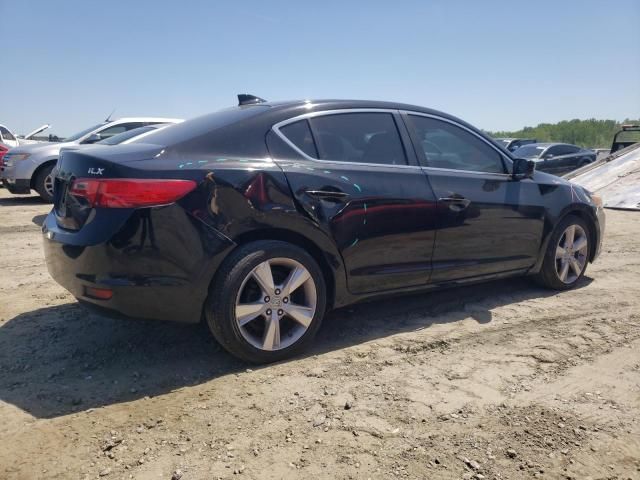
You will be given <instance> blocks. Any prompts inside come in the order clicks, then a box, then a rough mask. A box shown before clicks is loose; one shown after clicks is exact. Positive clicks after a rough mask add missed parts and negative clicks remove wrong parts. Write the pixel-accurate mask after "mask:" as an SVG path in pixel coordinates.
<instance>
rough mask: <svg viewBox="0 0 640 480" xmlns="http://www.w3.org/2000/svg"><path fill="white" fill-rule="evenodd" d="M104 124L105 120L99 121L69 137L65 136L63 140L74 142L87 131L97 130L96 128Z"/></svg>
mask: <svg viewBox="0 0 640 480" xmlns="http://www.w3.org/2000/svg"><path fill="white" fill-rule="evenodd" d="M103 125H106V123H105V122H102V123H99V124H98V125H94V126H93V127H89V128H85V129H84V130H82V131H80V132H78V133H76V134H74V135H71V136H70V137H67V138H65V139H64V141H65V142H75V141H76V140H78V139H80V138H82V137H84V136H85V135H86V134H87V133H90V132H93V131H94V130H97V129H98V128H100V127H101V126H103Z"/></svg>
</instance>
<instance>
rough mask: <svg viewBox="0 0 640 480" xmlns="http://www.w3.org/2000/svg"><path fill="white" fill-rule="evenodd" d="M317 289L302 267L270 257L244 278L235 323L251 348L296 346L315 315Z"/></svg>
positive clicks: (309, 275)
mask: <svg viewBox="0 0 640 480" xmlns="http://www.w3.org/2000/svg"><path fill="white" fill-rule="evenodd" d="M316 303H317V290H316V285H315V282H314V280H313V277H312V276H311V274H310V273H309V270H307V268H306V267H304V265H302V264H301V263H300V262H297V261H296V260H293V259H290V258H271V259H269V260H266V261H264V262H262V263H260V264H259V265H257V266H256V267H255V268H254V269H253V270H251V272H250V273H249V274H248V275H247V276H246V278H245V279H244V281H243V282H242V285H241V286H240V290H239V292H238V296H237V298H236V305H235V321H236V324H237V326H238V328H239V330H240V332H241V334H242V336H243V337H244V339H245V340H246V341H247V342H249V343H250V344H251V345H253V346H254V347H255V348H258V349H260V350H266V351H274V350H281V349H283V348H287V347H289V346H291V345H293V344H294V343H296V342H297V341H298V340H299V339H300V338H301V337H302V336H303V335H304V334H305V332H306V331H307V330H308V328H309V326H310V325H311V322H312V321H313V318H314V316H315V313H316Z"/></svg>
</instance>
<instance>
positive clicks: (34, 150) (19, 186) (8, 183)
mask: <svg viewBox="0 0 640 480" xmlns="http://www.w3.org/2000/svg"><path fill="white" fill-rule="evenodd" d="M181 121H182V120H181V119H176V118H155V117H138V118H121V119H119V120H108V121H104V122H102V123H99V124H98V125H94V126H92V127H90V128H87V129H85V130H82V131H81V132H78V133H76V134H75V135H72V136H70V137H68V138H66V139H65V141H64V142H60V143H48V142H44V143H38V144H34V145H24V146H19V147H17V148H13V149H11V151H10V152H9V153H7V154H6V155H5V157H4V161H3V165H2V167H0V179H2V183H3V184H4V186H5V187H6V188H7V189H8V190H9V191H10V192H11V193H15V194H25V193H29V192H30V191H31V190H35V191H36V192H38V194H39V195H40V196H41V197H42V199H43V200H44V201H46V202H51V201H53V179H52V177H51V170H53V167H54V166H55V164H56V161H57V160H58V155H59V153H60V149H61V148H64V147H72V146H75V145H88V144H94V143H97V142H100V141H101V140H106V139H108V138H110V137H113V136H114V135H117V134H119V133H123V132H128V131H129V130H133V129H134V128H139V127H143V126H147V125H154V124H158V123H177V122H181Z"/></svg>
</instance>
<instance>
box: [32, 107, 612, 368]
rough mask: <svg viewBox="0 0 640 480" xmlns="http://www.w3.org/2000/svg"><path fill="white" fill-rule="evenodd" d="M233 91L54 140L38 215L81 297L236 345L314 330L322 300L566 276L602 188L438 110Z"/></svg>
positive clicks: (265, 354)
mask: <svg viewBox="0 0 640 480" xmlns="http://www.w3.org/2000/svg"><path fill="white" fill-rule="evenodd" d="M239 98H240V105H239V106H237V107H233V108H229V109H226V110H221V111H218V112H215V113H212V114H209V115H205V116H203V117H199V118H195V119H192V120H188V121H186V122H184V123H182V124H179V125H173V126H170V127H167V128H165V129H163V130H161V131H158V132H154V133H152V134H149V135H148V136H146V137H144V138H141V139H139V140H134V141H133V142H132V143H129V144H127V145H117V146H112V147H99V146H98V147H92V148H86V149H82V150H77V151H65V152H63V153H62V155H61V157H60V159H59V161H58V165H57V167H56V169H55V171H54V173H53V175H54V179H55V186H54V206H53V210H52V211H51V213H50V214H49V215H48V216H47V218H46V220H45V222H44V225H43V235H44V248H45V257H46V262H47V267H48V269H49V272H50V274H51V276H52V277H53V278H54V279H55V280H57V281H58V282H59V283H60V284H61V285H63V286H64V287H65V288H67V289H68V290H69V291H70V292H72V294H73V295H74V296H75V297H76V298H78V299H79V300H80V301H81V302H83V303H85V304H88V305H91V306H93V307H97V308H98V309H99V310H100V311H103V312H109V313H114V312H117V313H120V314H124V315H126V316H130V317H141V318H151V319H164V320H175V321H181V322H194V323H195V322H199V321H200V320H201V319H202V318H204V319H206V322H207V323H208V325H209V328H210V330H211V332H212V333H213V335H214V336H215V337H216V339H217V340H218V341H219V342H220V343H221V345H223V346H224V347H225V348H226V349H227V350H228V351H229V352H231V353H232V354H234V355H236V356H238V357H240V358H242V359H244V360H247V361H251V362H261V363H262V362H272V361H276V360H280V359H283V358H287V357H289V356H291V355H294V354H296V353H299V352H300V351H302V350H303V349H304V348H306V347H308V346H309V344H310V343H311V341H312V339H313V337H314V335H315V333H316V332H317V331H318V328H319V327H320V323H321V321H322V319H323V317H324V314H325V312H326V311H327V310H329V309H332V308H338V307H342V306H345V305H348V304H351V303H354V302H357V301H361V300H365V299H368V298H372V297H379V296H382V295H396V294H399V293H407V292H424V291H427V290H429V289H434V288H440V287H446V286H456V285H464V284H468V283H473V282H478V281H483V280H490V279H496V278H502V277H511V276H518V275H532V276H533V277H534V278H535V279H536V280H537V281H538V282H540V283H541V284H543V285H545V286H547V287H549V288H553V289H559V290H564V289H568V288H572V287H574V286H575V285H576V284H577V282H578V281H579V279H580V278H581V277H582V275H583V274H584V271H585V268H586V267H587V263H588V262H591V261H593V260H594V259H595V258H596V257H597V255H598V253H599V250H600V243H601V238H602V234H603V229H604V214H603V210H602V208H601V200H600V199H599V198H598V197H597V196H594V195H591V194H590V193H589V192H588V191H586V190H584V189H583V188H582V187H578V186H576V185H572V184H570V183H568V182H567V181H565V180H563V179H561V178H558V177H555V176H551V175H548V174H545V173H542V172H536V171H535V170H534V167H535V163H534V162H531V161H527V160H524V159H514V158H512V157H511V156H510V155H509V154H508V153H507V151H506V150H504V149H502V148H499V147H498V146H497V145H496V144H495V143H494V142H493V141H492V140H491V139H490V138H489V137H487V136H486V135H485V134H483V133H482V132H481V131H479V130H478V129H476V128H474V127H472V126H471V125H469V124H467V123H465V122H464V121H462V120H459V119H457V118H455V117H452V116H450V115H447V114H444V113H441V112H437V111H435V110H430V109H427V108H422V107H417V106H412V105H404V104H398V103H390V102H374V101H347V100H319V101H290V102H274V103H268V102H264V101H262V100H261V99H259V98H257V97H253V96H247V95H241V96H239Z"/></svg>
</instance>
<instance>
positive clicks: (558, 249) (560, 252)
mask: <svg viewBox="0 0 640 480" xmlns="http://www.w3.org/2000/svg"><path fill="white" fill-rule="evenodd" d="M565 252H566V250H565V249H564V248H563V247H561V246H560V245H558V246H557V247H556V260H560V259H561V258H562V257H564V254H565Z"/></svg>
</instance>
